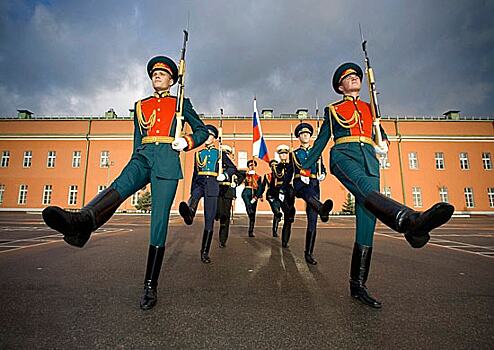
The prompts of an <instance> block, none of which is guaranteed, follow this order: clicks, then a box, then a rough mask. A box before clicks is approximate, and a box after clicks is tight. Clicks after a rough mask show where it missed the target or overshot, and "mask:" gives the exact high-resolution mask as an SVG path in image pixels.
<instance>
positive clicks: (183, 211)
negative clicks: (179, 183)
mask: <svg viewBox="0 0 494 350" xmlns="http://www.w3.org/2000/svg"><path fill="white" fill-rule="evenodd" d="M178 212H179V213H180V216H181V217H182V218H183V219H184V222H185V223H186V224H187V225H192V222H193V221H194V218H193V217H192V213H191V212H190V208H189V206H188V205H187V203H185V202H180V205H179V206H178Z"/></svg>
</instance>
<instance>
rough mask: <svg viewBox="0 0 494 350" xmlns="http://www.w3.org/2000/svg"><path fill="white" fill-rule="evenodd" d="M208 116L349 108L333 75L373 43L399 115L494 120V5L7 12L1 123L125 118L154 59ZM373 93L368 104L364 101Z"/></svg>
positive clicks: (146, 5) (169, 5) (122, 5)
mask: <svg viewBox="0 0 494 350" xmlns="http://www.w3.org/2000/svg"><path fill="white" fill-rule="evenodd" d="M188 14H190V41H189V46H188V52H187V59H188V60H187V64H188V66H187V68H188V69H187V77H186V83H187V87H186V92H187V95H190V96H191V98H192V101H193V103H194V106H195V107H196V109H197V110H198V111H199V112H203V113H217V111H218V110H219V108H221V107H223V108H224V109H225V113H228V114H250V113H251V104H252V97H253V96H254V95H256V96H257V98H258V104H259V106H260V108H267V107H269V108H274V110H275V113H290V112H294V111H295V110H296V109H297V108H303V107H305V108H309V109H311V110H313V109H314V105H315V101H316V100H317V101H318V103H319V105H320V106H321V107H322V106H323V105H324V104H325V103H327V102H330V101H332V100H335V99H337V98H338V96H337V95H336V94H335V93H334V92H333V91H332V90H331V88H330V83H329V81H330V77H331V75H332V72H333V71H334V69H335V68H336V67H337V66H338V65H339V64H340V63H342V62H345V61H356V62H358V63H362V53H361V51H360V37H359V31H358V24H359V23H361V24H362V26H363V29H364V32H365V36H366V39H368V42H369V44H368V45H369V47H368V48H369V54H370V55H371V59H372V63H373V65H374V67H375V71H376V77H377V79H378V89H379V91H380V92H381V95H380V97H381V104H382V106H381V109H382V111H383V114H387V115H438V114H442V113H443V112H444V111H446V110H448V109H459V110H461V111H462V114H463V115H491V114H492V113H491V111H492V110H493V107H494V102H493V100H492V99H491V98H490V96H492V94H493V93H494V82H493V78H494V74H493V73H492V68H491V66H492V62H493V61H494V29H493V28H494V27H493V26H492V24H491V18H492V15H493V14H494V3H493V2H492V1H477V0H474V1H443V0H435V1H424V0H418V1H391V0H379V1H372V2H360V1H356V0H351V1H324V0H320V1H308V2H303V3H301V2H300V1H286V0H277V1H243V2H240V1H226V0H224V1H221V0H213V1H200V0H196V1H158V0H156V1H146V2H143V4H141V3H138V2H131V1H126V0H123V1H102V0H100V1H90V0H87V1H55V0H53V1H6V2H2V3H1V4H0V75H1V79H0V115H15V110H16V109H18V108H27V109H30V110H32V111H34V112H35V113H36V114H38V115H46V114H49V115H55V114H60V115H69V114H72V115H81V114H93V115H101V114H102V113H103V112H104V111H105V110H106V109H108V108H110V107H113V108H114V109H115V110H116V111H117V113H118V114H120V115H126V114H127V113H128V112H127V109H128V108H130V107H131V106H132V104H133V101H134V100H136V99H138V98H141V97H143V96H146V95H147V94H149V93H150V84H149V80H148V78H147V76H146V73H145V65H146V63H147V60H148V59H149V58H150V57H151V56H153V55H156V54H162V53H165V54H168V55H170V56H172V57H173V58H178V57H179V53H180V45H181V42H182V29H183V28H184V27H185V25H186V22H187V16H188ZM364 95H366V94H364Z"/></svg>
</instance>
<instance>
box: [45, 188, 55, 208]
mask: <svg viewBox="0 0 494 350" xmlns="http://www.w3.org/2000/svg"><path fill="white" fill-rule="evenodd" d="M52 189H53V186H52V185H45V187H44V189H43V205H49V204H51V192H52Z"/></svg>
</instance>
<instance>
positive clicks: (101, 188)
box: [98, 185, 106, 194]
mask: <svg viewBox="0 0 494 350" xmlns="http://www.w3.org/2000/svg"><path fill="white" fill-rule="evenodd" d="M105 189H106V185H98V194H100V193H101V192H103V191H104V190H105Z"/></svg>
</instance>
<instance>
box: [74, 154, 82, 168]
mask: <svg viewBox="0 0 494 350" xmlns="http://www.w3.org/2000/svg"><path fill="white" fill-rule="evenodd" d="M80 167H81V151H74V152H73V153H72V168H80Z"/></svg>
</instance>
